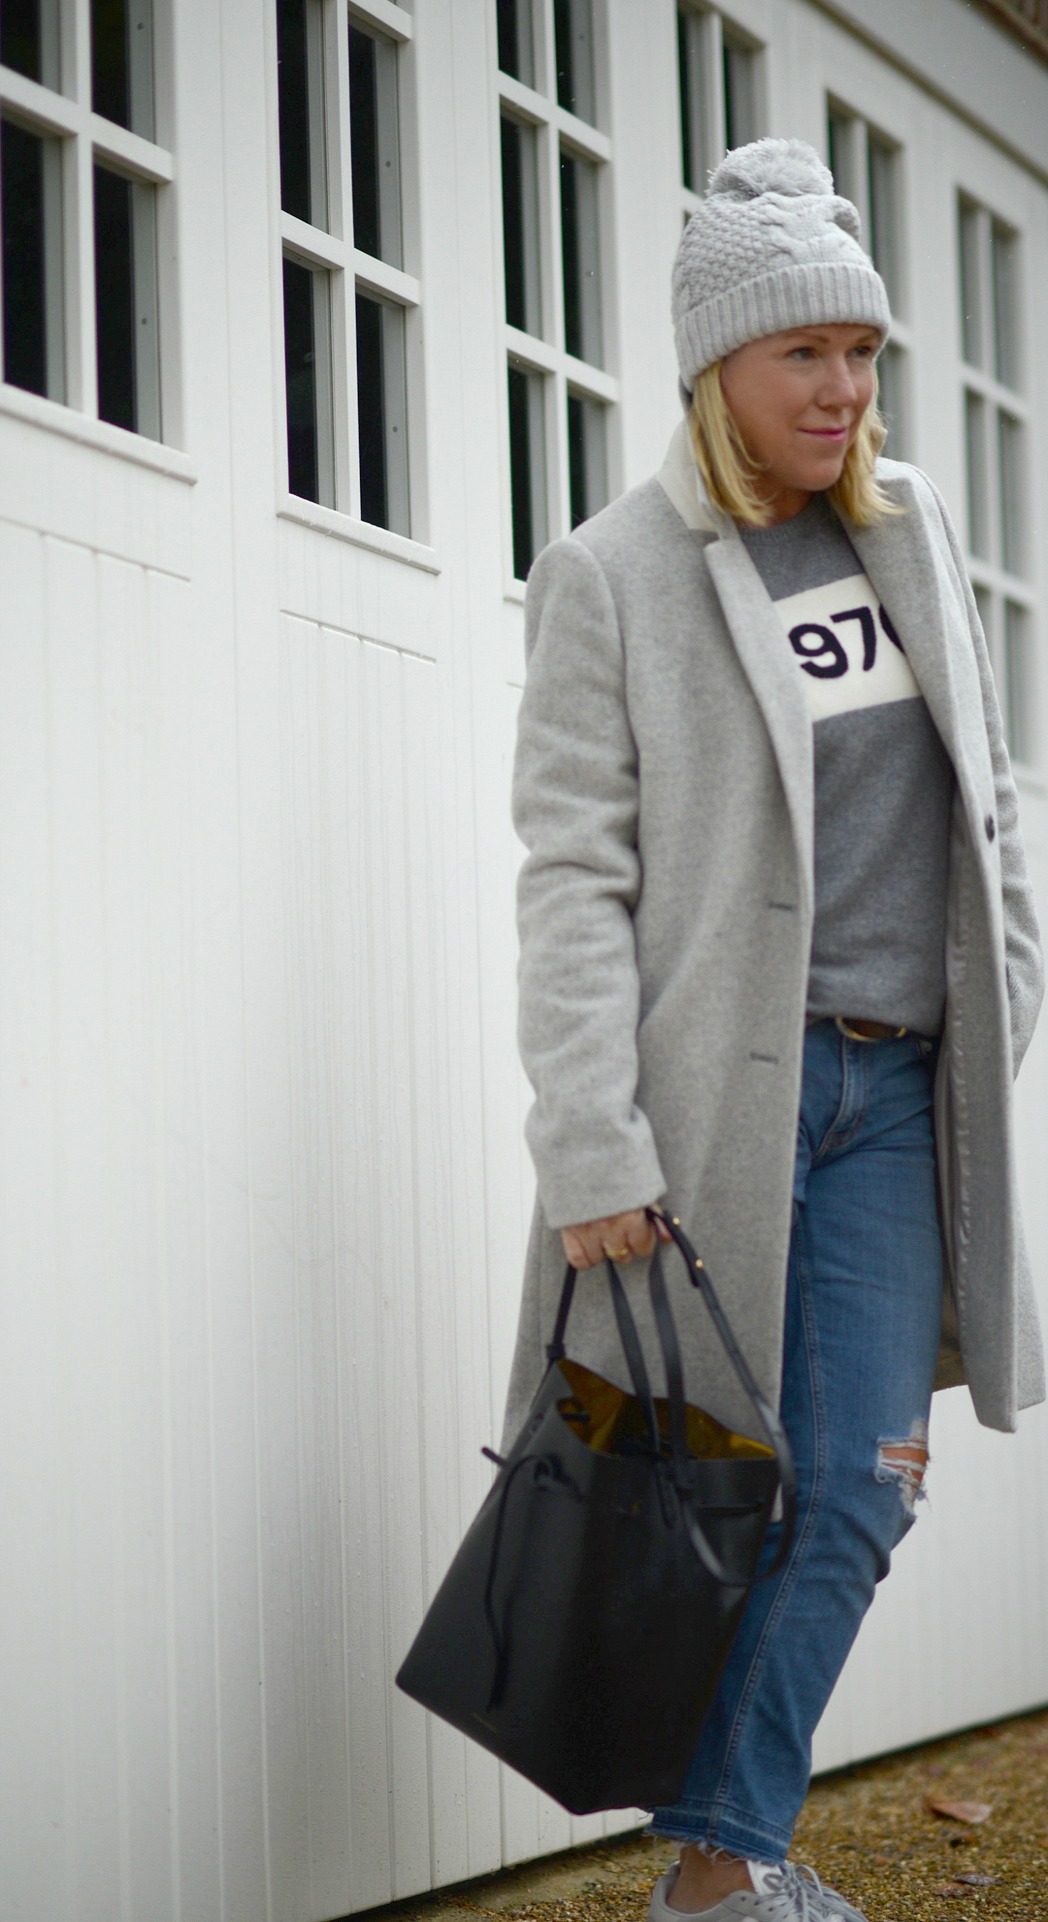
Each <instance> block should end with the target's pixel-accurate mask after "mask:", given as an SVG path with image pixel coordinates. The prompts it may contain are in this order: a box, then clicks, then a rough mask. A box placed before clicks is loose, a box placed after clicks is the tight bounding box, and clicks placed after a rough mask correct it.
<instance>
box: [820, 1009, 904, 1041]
mask: <svg viewBox="0 0 1048 1922" xmlns="http://www.w3.org/2000/svg"><path fill="white" fill-rule="evenodd" d="M817 1018H818V1019H820V1020H825V1019H828V1018H829V1017H827V1016H819V1017H817ZM832 1019H833V1021H834V1024H835V1025H836V1026H837V1027H838V1028H839V1029H840V1031H841V1033H842V1034H843V1035H847V1037H848V1040H849V1041H901V1039H902V1037H903V1035H904V1034H909V1032H910V1030H909V1028H894V1027H893V1026H892V1024H891V1022H890V1021H852V1020H851V1019H850V1017H849V1016H847V1015H844V1014H835V1015H834V1016H833V1017H832Z"/></svg>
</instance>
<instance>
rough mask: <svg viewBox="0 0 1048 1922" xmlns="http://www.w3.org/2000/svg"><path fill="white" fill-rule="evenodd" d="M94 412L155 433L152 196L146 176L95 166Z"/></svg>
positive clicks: (156, 386)
mask: <svg viewBox="0 0 1048 1922" xmlns="http://www.w3.org/2000/svg"><path fill="white" fill-rule="evenodd" d="M95 325H96V333H97V349H98V414H99V419H100V420H108V421H112V423H113V425H114V426H115V427H126V428H128V429H129V430H130V431H131V432H132V433H138V434H146V435H148V436H149V438H150V439H151V440H159V438H160V377H159V359H158V352H157V347H158V343H157V291H156V199H155V190H154V188H152V187H151V186H148V185H147V184H146V183H145V182H143V181H132V180H127V179H125V177H124V175H123V174H116V173H112V172H111V171H110V169H109V168H108V167H96V168H95Z"/></svg>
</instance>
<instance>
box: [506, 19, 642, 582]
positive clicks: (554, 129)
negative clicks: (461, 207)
mask: <svg viewBox="0 0 1048 1922" xmlns="http://www.w3.org/2000/svg"><path fill="white" fill-rule="evenodd" d="M601 9H602V0H594V30H593V41H594V47H593V51H594V85H595V91H596V107H597V118H598V120H606V117H607V111H606V103H607V97H608V87H607V77H606V74H605V72H604V57H605V56H606V39H607V29H606V24H605V22H604V20H603V17H602V12H601ZM494 12H495V9H494V7H492V9H491V13H492V34H491V64H492V68H493V69H494V71H495V73H496V77H497V88H496V97H495V102H494V106H495V113H496V116H497V119H496V124H495V139H494V149H493V150H494V152H495V153H498V152H499V151H500V138H499V136H500V131H501V130H500V124H499V123H500V121H501V117H502V115H503V113H507V114H508V116H509V117H510V118H511V119H513V120H518V121H521V122H522V123H523V124H524V125H526V126H529V127H533V128H534V130H535V140H536V146H537V155H536V160H537V170H538V224H539V235H538V256H539V297H538V311H539V316H540V321H539V324H540V326H541V333H539V334H531V333H525V332H524V331H523V330H522V329H521V328H518V327H512V326H510V324H509V322H508V321H507V319H506V309H505V292H504V282H503V275H502V263H503V260H504V244H503V234H502V197H501V193H499V194H496V195H494V196H493V200H494V202H495V206H496V214H497V232H496V241H497V259H498V262H499V269H500V271H499V275H498V314H497V318H498V324H499V326H500V328H501V334H502V341H503V351H502V355H501V362H500V365H501V372H500V396H499V418H500V420H501V422H502V474H503V488H502V496H503V500H504V501H505V503H506V506H507V511H506V513H505V515H504V523H503V524H504V540H503V577H504V593H505V596H506V598H507V599H509V600H516V601H519V600H521V599H523V594H524V586H523V582H522V581H521V580H520V578H519V576H517V575H515V574H514V571H513V528H512V511H511V501H512V488H511V470H510V444H509V409H508V404H507V398H506V388H507V370H508V368H509V366H510V365H511V364H512V365H513V366H515V367H518V368H520V369H521V370H522V371H523V372H525V373H529V374H537V375H540V376H541V377H542V378H543V388H544V414H543V426H544V444H545V490H546V492H545V504H546V515H545V531H546V534H547V537H548V538H549V539H555V538H556V537H557V536H558V535H560V534H566V533H568V532H569V530H570V527H571V479H570V464H569V454H568V393H569V391H570V392H571V393H572V394H574V395H577V396H578V398H579V399H580V400H583V401H595V402H597V403H598V404H600V405H602V406H603V407H604V408H605V410H607V409H611V408H615V407H617V406H618V402H619V398H620V392H621V389H620V383H619V380H618V378H617V376H616V375H614V374H611V373H608V372H607V369H606V366H605V367H596V366H593V365H592V364H591V363H590V362H589V361H584V360H578V359H576V357H575V356H574V355H573V354H569V353H568V352H567V349H566V347H564V346H563V345H562V343H563V341H564V339H565V313H564V268H563V256H562V252H561V211H560V156H561V151H562V150H564V151H565V152H566V153H568V154H570V155H571V156H573V157H574V158H576V159H579V160H584V161H589V162H590V163H591V164H592V165H593V166H594V167H595V168H596V169H597V220H598V231H599V245H600V309H601V326H602V358H603V360H604V361H605V363H607V364H610V365H612V366H614V364H615V360H616V357H617V337H616V328H615V324H614V313H613V308H612V301H611V293H612V286H613V281H612V276H611V273H610V253H611V248H610V243H609V235H610V234H611V230H612V214H613V209H612V206H611V198H610V195H611V177H610V168H611V163H612V158H613V145H612V141H611V139H610V137H609V135H608V134H606V133H604V132H602V131H601V129H600V128H599V127H594V126H591V125H590V123H589V122H588V121H586V120H580V119H579V118H578V116H577V115H576V114H573V113H569V112H568V111H567V109H566V108H564V107H561V106H560V105H559V104H558V102H557V68H556V40H555V34H554V25H553V0H534V5H533V9H532V27H533V43H534V44H533V53H534V68H535V85H534V87H529V86H526V85H525V84H524V82H523V81H520V80H515V79H514V78H513V77H512V76H511V75H510V74H505V73H502V72H501V71H500V70H499V67H498V46H497V38H496V34H495V28H494ZM605 448H606V459H607V470H608V471H607V485H608V493H609V498H610V497H611V495H612V494H613V490H614V478H613V469H614V467H615V465H616V453H617V450H616V449H615V448H614V431H613V423H612V419H611V417H610V416H609V414H608V413H607V412H605Z"/></svg>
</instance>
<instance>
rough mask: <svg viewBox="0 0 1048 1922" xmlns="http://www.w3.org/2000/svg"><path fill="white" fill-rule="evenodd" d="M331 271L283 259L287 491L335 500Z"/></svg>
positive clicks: (312, 498)
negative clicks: (327, 272) (326, 271)
mask: <svg viewBox="0 0 1048 1922" xmlns="http://www.w3.org/2000/svg"><path fill="white" fill-rule="evenodd" d="M330 327H331V322H330V289H329V284H328V276H327V274H326V273H324V272H315V271H314V269H313V268H312V267H306V266H304V265H303V264H302V262H301V261H298V260H287V259H285V261H284V391H285V396H286V405H287V484H288V491H289V493H292V494H299V495H301V497H302V499H303V500H307V501H319V502H321V503H322V505H324V506H326V507H333V506H334V504H335V473H334V446H333V432H332V429H333V422H332V412H331V338H330Z"/></svg>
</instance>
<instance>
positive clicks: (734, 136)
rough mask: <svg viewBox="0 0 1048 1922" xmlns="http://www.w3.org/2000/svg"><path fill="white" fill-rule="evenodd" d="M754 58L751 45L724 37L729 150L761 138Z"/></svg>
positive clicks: (725, 117)
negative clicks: (759, 134)
mask: <svg viewBox="0 0 1048 1922" xmlns="http://www.w3.org/2000/svg"><path fill="white" fill-rule="evenodd" d="M756 109H757V101H756V89H755V87H754V61H753V54H752V52H751V50H750V48H749V47H741V46H739V45H737V44H736V42H735V41H733V40H729V39H728V37H727V35H725V37H724V138H725V142H726V145H727V147H728V151H729V152H730V151H731V149H732V148H733V147H745V146H746V145H747V143H748V142H749V141H751V140H756V138H757V110H756Z"/></svg>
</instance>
